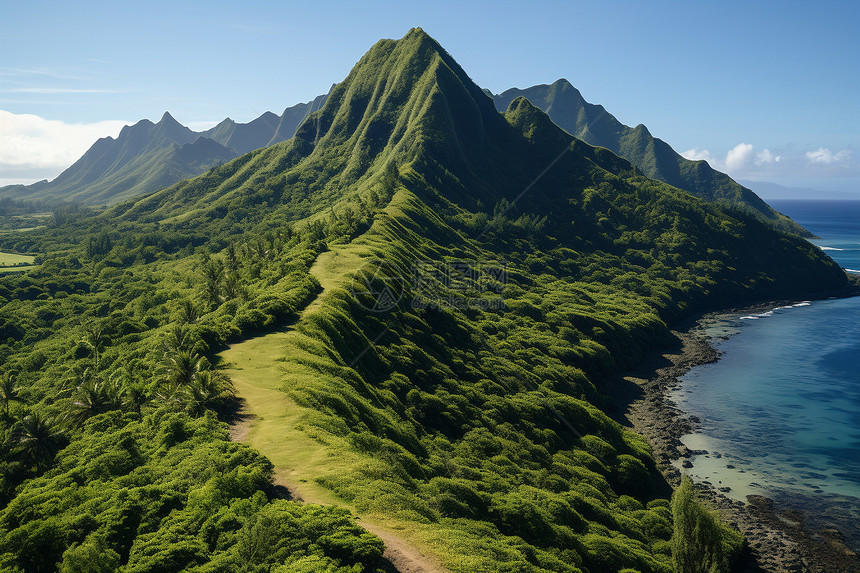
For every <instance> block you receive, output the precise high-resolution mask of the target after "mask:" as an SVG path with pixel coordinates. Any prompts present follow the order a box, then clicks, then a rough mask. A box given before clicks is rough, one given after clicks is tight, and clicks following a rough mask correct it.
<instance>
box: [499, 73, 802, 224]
mask: <svg viewBox="0 0 860 573" xmlns="http://www.w3.org/2000/svg"><path fill="white" fill-rule="evenodd" d="M492 97H493V101H494V102H495V104H496V108H497V109H498V110H499V111H504V110H505V109H507V107H508V105H510V103H511V102H512V101H513V100H514V99H516V98H518V97H525V98H527V99H528V100H529V101H530V102H532V103H533V104H534V105H536V106H537V107H539V108H540V109H542V110H543V111H545V112H546V113H547V115H549V117H550V118H552V120H553V121H554V122H555V123H556V124H557V125H559V126H560V127H561V128H562V129H564V130H565V131H567V132H568V133H570V134H571V135H573V136H574V137H577V138H579V139H581V140H583V141H585V142H586V143H589V144H591V145H596V146H599V147H605V148H607V149H609V150H611V151H612V152H614V153H617V154H618V155H620V156H621V157H623V158H625V159H627V160H628V161H630V162H631V163H633V164H634V165H635V166H636V167H638V168H639V169H641V170H642V172H643V173H644V174H645V175H647V176H648V177H650V178H652V179H657V180H659V181H664V182H666V183H668V184H670V185H674V186H675V187H678V188H679V189H683V190H685V191H688V192H690V193H692V194H693V195H695V196H697V197H701V198H703V199H708V200H710V201H718V202H722V203H724V204H726V205H731V206H735V207H737V208H742V209H745V210H747V211H749V212H750V213H752V214H753V215H755V216H757V217H760V218H761V219H762V220H764V221H766V222H768V223H770V224H772V225H774V226H775V227H777V228H779V229H782V230H784V231H789V232H793V233H798V234H799V235H801V236H805V237H810V236H811V234H810V233H809V232H808V231H806V230H805V229H803V228H802V227H800V226H799V225H798V224H797V223H795V222H794V221H792V220H791V219H789V218H788V217H786V216H785V215H782V214H781V213H778V212H777V211H775V210H774V209H773V208H771V207H770V206H769V205H768V204H767V203H765V202H764V201H763V200H762V199H761V198H760V197H759V196H758V195H756V194H755V193H754V192H753V191H752V190H751V189H749V188H747V187H744V186H743V185H741V184H739V183H737V182H736V181H734V180H733V179H732V178H731V177H729V176H728V175H726V174H725V173H721V172H719V171H716V170H715V169H713V168H711V166H710V165H708V163H707V162H706V161H690V160H689V159H685V158H683V157H681V155H679V154H678V153H677V152H676V151H675V150H674V149H672V147H670V146H669V144H668V143H666V142H665V141H663V140H662V139H659V138H656V137H653V136H652V135H651V133H650V132H649V131H648V128H647V127H645V126H644V125H642V124H641V123H640V124H639V125H637V126H636V127H629V126H626V125H624V124H623V123H621V122H619V121H618V120H617V119H615V117H614V116H613V115H612V114H610V113H609V112H607V111H606V109H605V108H604V107H603V106H601V105H593V104H590V103H588V102H587V101H585V99H583V97H582V94H580V93H579V90H577V89H576V88H575V87H573V86H572V85H571V84H570V82H568V81H567V80H565V79H561V80H558V81H556V82H555V83H553V84H551V85H546V84H544V85H537V86H532V87H530V88H527V89H524V90H521V89H517V88H512V89H509V90H506V91H504V92H503V93H501V94H498V95H493V96H492Z"/></svg>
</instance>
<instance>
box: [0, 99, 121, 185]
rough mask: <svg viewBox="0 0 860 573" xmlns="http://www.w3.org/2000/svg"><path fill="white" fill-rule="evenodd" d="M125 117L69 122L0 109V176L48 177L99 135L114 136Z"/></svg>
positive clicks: (29, 180)
mask: <svg viewBox="0 0 860 573" xmlns="http://www.w3.org/2000/svg"><path fill="white" fill-rule="evenodd" d="M126 124H127V122H125V121H100V122H97V123H86V124H70V123H64V122H62V121H57V120H49V119H44V118H42V117H39V116H37V115H30V114H15V113H11V112H8V111H3V110H0V179H3V180H15V181H19V182H33V181H38V180H40V179H51V178H53V177H56V176H57V175H59V174H60V173H61V172H62V171H63V170H64V169H65V168H67V167H68V166H70V165H71V164H72V163H74V162H75V161H77V160H78V159H79V158H80V157H81V155H83V154H84V153H85V152H86V151H87V149H89V148H90V146H92V144H93V143H95V142H96V140H98V139H99V138H102V137H108V136H110V137H116V136H117V135H118V134H119V132H120V130H121V129H122V127H123V126H124V125H126Z"/></svg>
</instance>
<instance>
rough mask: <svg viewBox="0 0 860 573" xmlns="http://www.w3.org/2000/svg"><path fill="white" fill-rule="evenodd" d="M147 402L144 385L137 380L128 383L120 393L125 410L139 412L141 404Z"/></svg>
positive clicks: (147, 396)
mask: <svg viewBox="0 0 860 573" xmlns="http://www.w3.org/2000/svg"><path fill="white" fill-rule="evenodd" d="M147 402H149V392H147V389H146V386H145V385H144V384H141V383H139V382H137V383H131V384H128V385H127V386H126V387H125V391H124V392H123V393H122V404H123V407H125V408H126V409H127V410H129V411H131V412H135V413H136V414H140V410H141V408H143V405H144V404H146V403H147Z"/></svg>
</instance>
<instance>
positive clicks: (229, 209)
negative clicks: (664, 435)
mask: <svg viewBox="0 0 860 573" xmlns="http://www.w3.org/2000/svg"><path fill="white" fill-rule="evenodd" d="M0 245H2V246H3V247H5V248H7V249H12V248H16V249H17V250H18V251H19V252H21V251H32V250H39V251H40V252H42V253H44V254H43V255H42V258H43V259H44V261H45V262H43V264H42V267H40V268H39V269H37V270H35V271H32V272H31V273H30V274H29V275H27V276H26V277H11V278H10V277H7V278H5V279H4V280H3V282H2V286H3V288H4V289H5V290H4V291H3V292H2V293H0V294H2V296H3V297H4V298H5V299H6V300H10V301H13V302H10V303H7V304H5V305H4V306H3V308H2V310H0V319H2V321H3V322H2V326H3V332H4V333H5V334H6V336H7V340H6V342H5V343H4V344H3V345H2V346H0V349H2V352H3V355H4V356H5V357H6V368H7V369H9V368H14V369H15V371H17V372H19V379H20V380H21V384H22V385H24V386H26V392H25V393H26V395H27V402H26V404H19V403H17V402H12V403H11V406H10V408H11V410H10V411H11V414H10V415H9V416H8V417H7V418H5V419H4V420H6V424H7V425H6V426H5V427H6V428H9V432H10V434H9V435H10V436H15V437H16V438H15V439H10V440H9V441H8V442H7V445H5V446H4V447H5V448H7V450H6V451H8V459H9V460H11V461H10V463H15V464H19V465H17V466H14V468H12V469H8V467H7V469H8V471H6V472H5V473H4V474H3V476H5V477H4V478H3V479H4V480H5V481H4V482H3V489H2V492H3V495H4V496H5V497H4V498H3V500H4V503H5V506H4V508H3V509H2V510H0V558H2V559H3V561H2V562H3V563H4V565H5V566H7V567H8V568H10V569H11V568H12V567H20V568H22V569H30V570H48V569H50V568H51V565H52V564H54V563H59V562H62V563H63V564H68V567H69V568H71V567H72V566H76V564H79V563H86V562H87V559H90V560H91V561H93V560H97V558H98V559H101V561H102V562H105V563H110V564H111V567H113V568H119V569H120V570H125V571H173V570H191V571H227V570H231V568H232V569H235V568H237V567H240V566H244V567H248V568H249V569H252V570H275V568H276V567H282V568H281V569H277V570H280V571H322V570H324V571H338V572H346V571H378V570H380V568H381V567H382V563H381V561H380V548H381V542H380V541H379V539H377V538H376V537H374V536H371V535H369V534H367V533H363V532H362V531H361V529H360V528H358V527H357V526H356V525H355V524H354V522H351V521H350V519H349V518H348V515H347V513H346V509H349V510H350V511H352V512H354V513H357V514H359V515H361V516H362V517H363V519H364V520H365V521H366V522H368V523H375V524H376V525H377V526H379V527H380V528H382V529H385V530H388V531H396V532H397V535H398V536H399V537H401V538H402V539H403V540H405V541H406V542H407V543H408V544H410V545H412V546H414V547H417V548H419V549H420V550H421V551H423V552H425V553H427V554H429V555H432V556H434V557H435V558H436V559H438V561H439V562H441V564H442V565H444V567H446V568H447V569H449V570H451V571H460V572H473V571H532V572H545V571H553V572H568V573H574V572H588V573H604V572H606V573H608V572H617V571H639V572H640V573H644V572H661V573H669V572H670V571H672V555H671V551H672V549H671V548H672V547H673V546H675V547H686V545H685V543H687V540H686V539H684V538H682V539H678V538H677V537H676V539H674V540H672V531H673V509H672V507H673V506H670V502H669V497H670V495H671V490H670V488H669V487H668V486H667V484H666V483H665V482H664V481H662V479H661V477H660V476H659V475H658V472H657V471H656V470H655V465H654V460H653V459H652V457H651V453H650V450H649V447H648V445H647V443H646V442H645V440H644V439H643V438H642V437H640V436H638V435H636V434H634V433H632V432H630V431H629V430H627V429H625V428H623V427H622V426H620V425H619V424H617V423H616V422H614V421H612V419H610V418H609V417H608V416H607V414H606V413H605V412H606V411H608V410H609V409H610V408H611V407H612V396H607V395H606V386H605V381H606V379H607V377H608V376H610V375H612V374H614V373H617V372H618V370H619V369H620V368H623V367H626V366H629V365H632V364H635V363H636V361H637V360H639V359H640V358H641V357H642V355H643V353H644V352H645V351H646V350H648V349H651V348H653V347H654V346H655V345H657V344H659V343H660V342H661V341H664V340H666V339H667V337H668V336H669V333H668V329H667V326H666V324H667V323H670V322H672V321H675V320H678V319H680V318H682V317H685V316H688V315H689V314H690V313H692V312H694V311H696V310H698V309H702V308H706V307H712V306H717V305H722V304H729V303H732V304H737V303H739V302H741V301H747V300H751V299H755V298H761V297H777V296H780V297H782V296H794V295H799V294H801V293H808V292H810V291H817V290H823V289H828V288H834V287H839V286H841V285H843V284H844V283H845V282H846V277H845V274H844V273H843V272H842V271H841V269H839V267H838V266H837V265H836V264H835V263H833V261H831V260H830V259H829V258H828V257H826V256H825V255H824V254H823V253H822V252H821V251H820V250H818V249H817V248H815V247H813V246H812V245H811V244H809V243H808V242H806V241H804V240H802V239H800V238H798V237H797V236H794V235H790V234H787V233H783V232H780V231H777V230H774V229H773V227H771V226H770V225H767V224H765V223H763V222H762V221H761V220H760V219H758V218H756V217H754V216H750V215H748V214H747V213H745V212H743V211H739V210H737V209H729V208H724V207H723V206H721V205H720V204H716V203H712V202H706V201H703V200H700V199H697V198H695V197H693V196H691V195H690V194H689V193H686V192H684V191H681V190H679V189H677V188H675V187H671V186H669V185H667V184H665V183H662V182H659V181H655V180H652V179H649V178H647V177H645V176H644V175H643V174H642V173H641V171H639V170H637V169H635V168H634V167H633V166H632V165H631V164H630V163H629V162H627V161H626V160H624V159H621V158H619V157H618V156H616V155H615V154H613V153H612V152H611V151H609V150H607V149H604V148H596V147H592V146H590V145H588V144H586V143H584V142H582V141H580V140H578V139H574V138H573V137H572V136H571V135H570V134H569V133H567V132H565V131H563V130H562V129H560V128H559V127H558V126H556V125H555V124H554V123H553V122H552V121H551V120H550V118H549V117H547V115H546V114H545V113H544V112H542V111H541V110H540V109H538V108H536V107H535V106H534V105H532V104H531V103H529V101H528V100H526V99H525V98H517V99H515V100H513V101H512V102H511V103H510V105H509V106H508V108H507V109H506V110H505V113H504V114H500V113H498V112H497V111H496V109H495V107H494V104H493V101H492V100H491V99H490V98H489V97H488V96H487V95H486V94H484V93H483V92H482V90H481V89H480V88H478V87H477V86H476V85H475V84H474V83H473V82H472V81H471V80H470V79H469V77H468V76H467V75H466V73H465V72H464V71H463V70H462V69H461V68H460V66H459V65H458V64H457V63H456V62H455V61H454V60H453V58H452V57H451V56H450V55H449V54H448V53H447V52H445V50H443V49H442V48H441V47H440V46H439V45H438V44H437V43H436V42H435V41H434V40H433V39H432V38H430V37H429V36H428V35H427V34H426V33H424V32H423V31H422V30H420V29H413V30H411V31H410V32H409V33H408V34H407V35H406V36H404V37H403V38H402V39H400V40H396V41H395V40H382V41H380V42H378V43H377V44H376V45H374V46H373V47H372V48H371V50H370V51H369V52H368V53H367V54H366V55H365V56H364V57H363V58H362V59H361V60H360V61H359V62H358V63H357V64H356V66H355V67H354V68H353V70H352V71H351V72H350V74H349V76H348V77H347V78H346V79H345V80H344V81H343V82H341V83H340V84H337V85H336V86H335V87H334V88H333V89H332V91H331V92H330V94H329V96H328V98H327V100H326V102H325V105H324V106H323V107H322V109H320V110H319V111H317V112H315V113H313V114H311V115H310V116H309V117H308V118H307V119H306V120H305V121H304V122H303V123H302V124H301V126H300V127H299V128H298V130H297V132H296V135H295V137H293V138H292V139H290V140H289V141H285V142H282V143H279V144H276V145H273V146H271V147H267V148H265V149H259V150H256V151H253V152H251V153H248V154H246V155H244V156H242V157H240V158H237V159H235V160H233V161H230V162H228V163H226V164H224V165H222V166H219V167H215V168H213V169H211V170H209V171H208V172H207V173H206V174H204V175H201V176H199V177H196V178H194V179H189V180H187V181H182V182H180V183H178V184H176V185H174V186H172V187H170V188H167V189H164V190H161V191H158V192H155V193H153V194H151V195H149V196H146V197H144V198H141V199H139V200H135V201H128V202H126V203H122V204H119V205H116V206H114V207H112V208H111V209H109V210H107V211H106V212H104V213H103V214H101V215H99V216H97V217H91V218H82V219H76V220H72V221H70V222H66V223H63V224H62V225H60V226H58V227H56V228H52V229H50V230H49V232H40V231H31V232H28V233H21V234H16V235H14V236H9V237H4V238H3V239H2V243H0ZM58 277H59V278H58ZM13 299H14V300H13ZM13 303H14V304H13ZM95 327H100V328H101V330H97V331H96V330H93V328H95ZM86 329H90V330H86ZM275 330H280V331H284V332H280V333H278V334H277V338H275V339H272V340H276V341H277V342H276V343H267V344H264V347H265V352H262V351H261V352H259V353H258V354H255V355H250V356H247V357H245V360H246V361H247V363H245V362H243V363H242V364H240V365H238V366H237V365H233V366H231V368H246V369H249V370H246V374H247V372H250V369H251V368H252V366H253V365H254V364H255V363H258V362H261V361H269V363H270V368H269V370H268V371H270V372H277V373H279V378H278V380H277V381H276V382H275V383H274V384H275V387H280V389H281V390H282V391H283V393H282V394H279V396H280V397H279V398H277V400H276V399H275V398H272V400H271V401H277V402H278V403H280V402H281V401H282V402H283V403H284V410H285V411H284V420H285V421H284V423H283V426H282V427H278V428H277V429H276V430H271V432H272V433H271V434H266V435H257V436H256V437H255V435H254V433H253V432H254V430H252V433H251V434H250V437H249V440H251V442H252V443H254V444H255V445H257V446H259V447H260V449H261V450H262V451H261V452H260V453H262V454H263V455H268V456H270V457H271V459H272V461H273V462H274V464H275V468H274V469H275V471H279V472H280V475H281V477H282V478H284V479H289V480H293V482H292V483H294V484H297V485H299V486H300V487H301V489H302V490H303V492H304V494H305V497H306V499H312V500H322V501H326V502H327V503H328V504H329V505H334V506H341V507H328V508H320V507H318V506H315V505H313V504H299V503H297V502H292V501H285V500H276V499H274V498H275V497H276V495H275V494H276V491H277V490H275V489H274V488H272V487H271V482H270V480H271V479H272V474H273V468H272V466H271V464H269V463H268V462H267V461H266V460H265V459H264V458H263V457H262V456H261V455H260V453H257V452H254V451H252V450H250V449H249V448H248V447H246V446H243V445H241V444H235V443H230V442H228V441H227V435H226V431H225V430H224V428H223V426H219V424H218V423H217V421H216V420H215V417H214V415H213V414H212V410H213V409H215V408H217V406H218V404H219V403H221V402H220V401H219V397H221V396H222V394H223V392H224V391H225V390H224V388H225V386H224V382H223V380H220V379H219V378H218V376H217V374H218V372H219V370H217V368H215V369H213V368H211V367H210V365H211V364H216V365H217V363H218V357H217V353H218V352H219V351H220V350H221V348H223V344H224V343H225V342H229V341H236V340H242V339H246V338H250V337H260V336H265V335H266V333H267V332H272V331H275ZM82 332H89V334H82ZM96 333H98V334H96ZM103 333H108V334H103ZM82 338H84V339H85V340H84V341H83V342H82V341H81V339H82ZM202 355H205V356H206V358H205V359H204V358H202V357H201V356H202ZM228 366H229V365H228ZM68 372H76V373H79V374H80V375H76V377H74V379H73V380H72V381H69V380H70V379H71V378H70V375H68V374H67V373H68ZM88 376H89V378H88ZM57 380H66V382H64V383H63V384H61V385H58V384H57V382H56V381H57ZM93 380H96V381H103V382H99V384H101V386H96V385H95V384H96V382H93ZM219 380H220V381H219ZM108 383H110V384H113V386H110V388H114V389H115V390H111V391H112V392H113V391H117V392H119V391H121V392H122V396H126V399H123V400H116V401H111V400H103V401H102V402H98V404H100V406H99V407H98V408H90V407H85V406H86V404H92V403H93V402H92V400H90V399H89V398H88V399H87V400H89V401H87V400H84V397H85V396H93V395H99V396H100V395H104V393H105V392H106V390H103V389H104V388H105V387H106V385H107V384H108ZM98 388H102V390H98V391H97V389H98ZM22 392H23V391H22ZM99 392H101V394H99ZM132 395H134V396H137V397H138V398H136V399H134V400H131V399H130V398H128V396H132ZM7 403H8V402H7ZM65 410H68V411H70V412H71V413H72V414H71V415H64V414H63V412H64V411H65ZM26 415H29V416H30V421H29V422H27V424H29V425H27V424H25V423H24V421H23V420H22V421H21V422H14V419H15V417H16V416H18V417H26ZM33 416H41V418H38V419H39V420H42V421H43V422H44V420H50V419H59V420H73V421H74V423H71V422H63V423H62V424H60V426H59V427H61V428H62V429H63V433H62V434H61V435H59V434H54V433H50V432H48V434H46V433H45V431H43V432H42V435H49V436H55V435H58V436H60V437H56V438H54V441H53V442H50V441H48V442H45V443H46V444H47V443H52V444H54V447H53V448H47V447H46V448H45V450H44V451H41V453H38V455H37V452H34V451H32V448H29V449H28V448H26V447H25V445H26V444H31V443H32V442H28V441H26V440H24V441H21V440H20V439H18V438H17V437H20V436H24V435H27V434H26V432H27V431H29V430H28V428H30V430H33V426H34V423H35V422H34V418H33ZM64 416H65V417H64ZM275 418H278V416H275ZM271 419H273V418H270V419H269V420H270V421H271ZM16 424H17V425H16ZM40 427H42V428H44V427H45V425H44V424H43V425H42V426H40ZM267 427H269V428H271V426H267ZM31 433H32V432H31ZM73 493H74V495H72V494H73ZM75 496H76V497H75ZM678 499H679V500H680V501H677V502H676V503H675V504H674V506H677V507H679V508H681V509H679V510H678V512H676V514H679V515H680V514H683V515H695V514H696V512H694V511H690V512H684V511H682V510H683V507H684V504H688V503H690V502H687V501H684V500H685V499H687V498H686V497H685V498H683V499H682V498H680V497H679V498H678ZM70 500H73V501H70ZM344 508H346V509H344ZM705 521H707V520H705ZM712 521H713V520H712V519H711V521H708V523H711V522H712ZM703 522H704V521H703ZM713 527H716V526H712V527H711V529H713ZM675 529H677V530H678V531H681V532H684V531H695V527H676V528H675ZM709 533H711V534H712V535H710V536H709V539H711V540H713V539H716V540H717V543H718V544H720V543H722V544H721V545H720V546H719V547H717V548H713V547H709V548H707V549H708V551H709V553H708V555H711V554H712V553H711V550H713V554H715V555H716V554H719V555H720V557H719V561H720V563H724V562H726V560H727V559H729V558H730V557H732V556H734V555H735V554H736V552H737V549H738V545H737V539H736V537H734V536H732V535H728V534H725V535H721V534H720V533H719V532H716V533H714V532H713V531H710V532H709ZM685 535H686V534H685ZM720 539H722V540H723V541H722V542H720V541H719V540H720ZM70 570H71V569H70Z"/></svg>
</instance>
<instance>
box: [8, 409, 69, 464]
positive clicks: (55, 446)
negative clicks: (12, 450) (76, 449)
mask: <svg viewBox="0 0 860 573" xmlns="http://www.w3.org/2000/svg"><path fill="white" fill-rule="evenodd" d="M10 437H11V439H12V443H13V444H15V446H16V447H17V449H18V451H19V452H20V453H21V454H22V455H23V456H24V457H25V458H27V459H28V460H29V461H31V462H32V463H34V464H35V465H37V466H40V465H43V464H46V463H48V462H50V461H51V460H52V459H53V458H54V454H56V453H57V451H58V450H59V449H60V444H61V440H62V434H61V433H60V431H59V430H57V429H56V427H55V426H54V424H53V423H52V422H50V421H49V420H48V419H47V418H45V417H44V416H43V415H41V414H39V412H33V413H32V414H30V415H28V416H25V417H24V418H22V419H21V420H19V421H18V422H16V423H15V425H14V426H13V427H12V432H11V435H10Z"/></svg>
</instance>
